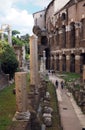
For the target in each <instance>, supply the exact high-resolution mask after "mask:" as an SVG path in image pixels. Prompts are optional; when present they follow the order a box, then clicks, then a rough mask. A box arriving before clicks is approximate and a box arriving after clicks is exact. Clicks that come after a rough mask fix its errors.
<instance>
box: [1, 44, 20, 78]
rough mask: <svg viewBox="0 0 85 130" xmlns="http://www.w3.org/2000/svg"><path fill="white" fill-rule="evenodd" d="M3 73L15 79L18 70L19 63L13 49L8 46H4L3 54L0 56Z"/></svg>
mask: <svg viewBox="0 0 85 130" xmlns="http://www.w3.org/2000/svg"><path fill="white" fill-rule="evenodd" d="M0 59H1V68H2V71H3V72H4V73H6V74H9V75H10V79H11V78H13V76H14V73H15V72H16V70H17V68H18V61H17V59H16V55H15V53H14V50H13V48H12V47H10V46H9V45H8V44H2V53H1V55H0Z"/></svg>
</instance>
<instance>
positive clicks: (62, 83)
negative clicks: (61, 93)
mask: <svg viewBox="0 0 85 130" xmlns="http://www.w3.org/2000/svg"><path fill="white" fill-rule="evenodd" d="M61 88H62V89H63V88H64V82H63V81H61Z"/></svg>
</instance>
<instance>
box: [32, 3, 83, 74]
mask: <svg viewBox="0 0 85 130" xmlns="http://www.w3.org/2000/svg"><path fill="white" fill-rule="evenodd" d="M56 4H58V3H57V0H52V1H51V2H50V4H49V5H48V6H47V8H46V9H45V10H43V11H44V13H43V17H42V12H43V11H40V12H36V13H34V14H33V16H34V19H36V16H37V14H39V16H40V17H41V21H40V22H43V21H44V24H43V27H41V24H40V22H39V23H38V24H35V25H34V27H33V32H34V33H35V34H36V35H37V36H38V48H39V59H40V57H42V52H43V50H45V51H46V68H47V69H52V70H55V71H66V72H76V73H81V72H82V68H83V65H85V0H68V1H67V3H66V5H64V6H63V7H62V8H59V9H58V10H57V6H56ZM37 21H38V19H37Z"/></svg>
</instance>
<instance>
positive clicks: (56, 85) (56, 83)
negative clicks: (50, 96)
mask: <svg viewBox="0 0 85 130" xmlns="http://www.w3.org/2000/svg"><path fill="white" fill-rule="evenodd" d="M55 87H56V89H57V88H58V81H57V80H56V82H55Z"/></svg>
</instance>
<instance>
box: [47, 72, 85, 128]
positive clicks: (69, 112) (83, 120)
mask: <svg viewBox="0 0 85 130" xmlns="http://www.w3.org/2000/svg"><path fill="white" fill-rule="evenodd" d="M49 79H50V80H51V81H52V82H53V84H54V85H55V81H56V79H57V80H58V82H59V85H58V89H56V94H57V98H58V103H59V111H60V118H61V125H62V128H63V130H85V115H84V114H83V113H82V112H81V110H80V108H79V107H78V106H77V105H76V103H75V101H74V99H73V97H72V95H71V94H70V93H68V92H67V90H66V89H61V86H60V82H61V80H62V79H60V78H58V77H56V76H55V75H49Z"/></svg>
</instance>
